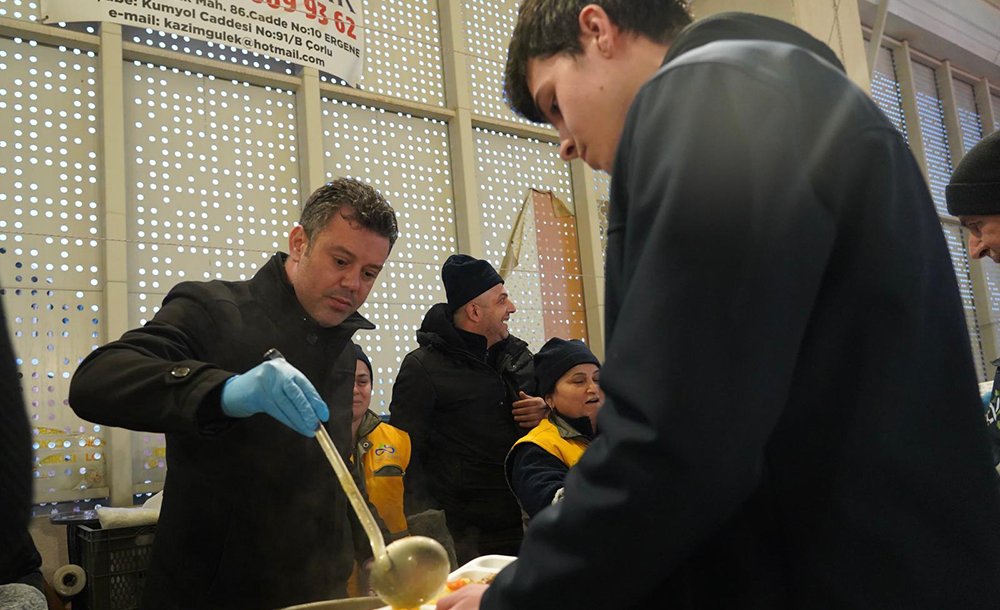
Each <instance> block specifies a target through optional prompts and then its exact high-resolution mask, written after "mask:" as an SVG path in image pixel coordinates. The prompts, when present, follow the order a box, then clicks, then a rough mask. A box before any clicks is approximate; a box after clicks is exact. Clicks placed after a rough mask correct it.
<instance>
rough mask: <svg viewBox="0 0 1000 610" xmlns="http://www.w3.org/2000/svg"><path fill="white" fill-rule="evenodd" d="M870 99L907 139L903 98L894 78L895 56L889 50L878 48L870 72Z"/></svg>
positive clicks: (896, 79)
mask: <svg viewBox="0 0 1000 610" xmlns="http://www.w3.org/2000/svg"><path fill="white" fill-rule="evenodd" d="M871 88H872V99H874V100H875V103H876V104H878V107H879V108H881V109H882V112H884V113H885V115H886V116H887V117H889V120H890V121H892V124H893V125H895V126H896V129H898V130H899V132H900V133H901V134H903V138H904V139H907V141H909V140H908V138H909V134H907V132H906V116H905V115H904V113H903V96H902V93H901V92H900V89H899V79H898V77H897V76H896V64H895V55H894V52H893V51H892V50H891V49H887V48H885V47H879V50H878V56H877V58H876V60H875V69H874V70H873V71H872V83H871Z"/></svg>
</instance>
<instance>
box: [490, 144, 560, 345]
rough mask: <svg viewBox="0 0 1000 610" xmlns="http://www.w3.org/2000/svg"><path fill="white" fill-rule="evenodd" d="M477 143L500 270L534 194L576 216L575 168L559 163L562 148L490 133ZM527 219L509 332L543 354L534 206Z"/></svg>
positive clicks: (511, 283) (512, 283)
mask: <svg viewBox="0 0 1000 610" xmlns="http://www.w3.org/2000/svg"><path fill="white" fill-rule="evenodd" d="M475 140H476V151H477V154H476V160H477V166H476V183H477V185H478V194H479V206H480V209H481V210H482V222H483V226H482V228H481V234H482V241H483V254H484V256H485V258H486V260H488V261H490V263H492V264H493V265H494V266H495V267H497V268H498V269H499V268H500V264H501V262H502V261H503V258H504V255H505V254H506V252H507V244H508V241H509V240H510V236H511V233H512V231H513V228H514V224H515V221H516V220H517V213H518V210H520V209H521V205H522V203H523V202H524V199H525V197H526V196H527V195H528V193H529V192H530V189H532V188H534V189H537V190H540V191H553V193H554V194H555V195H556V196H557V197H558V198H559V199H561V200H562V201H563V202H565V203H566V205H567V206H568V207H569V209H570V211H571V212H572V211H574V210H575V208H574V205H573V196H572V187H571V180H570V174H569V164H568V163H566V162H565V161H563V160H562V159H561V158H560V157H559V148H558V146H556V145H554V144H547V143H543V142H539V141H537V140H533V139H526V138H519V137H516V136H512V135H508V134H501V133H497V132H494V131H488V130H484V129H476V130H475ZM525 213H526V214H527V218H526V222H525V227H524V236H525V238H524V240H523V243H522V246H521V252H520V257H519V265H518V267H517V268H516V269H515V270H514V272H513V273H512V274H511V276H510V277H508V278H507V281H506V285H507V290H508V292H509V293H510V296H511V299H513V301H514V303H515V305H516V306H517V308H518V311H517V313H515V314H514V315H512V316H511V318H510V323H509V326H510V330H511V332H512V333H513V334H514V335H516V336H518V337H520V338H521V339H523V340H525V341H527V342H528V345H529V346H530V347H531V348H532V349H533V350H537V349H539V348H540V347H541V346H542V345H543V344H544V343H545V340H546V339H547V337H545V328H544V324H543V317H542V309H543V303H542V290H541V285H540V281H539V280H540V278H539V261H538V249H537V244H536V242H535V239H534V235H535V223H534V214H533V212H532V211H531V208H530V206H529V208H528V210H526V212H525Z"/></svg>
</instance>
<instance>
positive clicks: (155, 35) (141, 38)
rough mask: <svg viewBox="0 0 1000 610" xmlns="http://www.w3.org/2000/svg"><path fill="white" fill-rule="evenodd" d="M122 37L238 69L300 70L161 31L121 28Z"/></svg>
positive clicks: (270, 58) (288, 64)
mask: <svg viewBox="0 0 1000 610" xmlns="http://www.w3.org/2000/svg"><path fill="white" fill-rule="evenodd" d="M122 38H123V39H125V40H129V41H131V42H134V43H136V44H142V45H146V46H149V47H155V48H157V49H163V50H165V51H174V52H177V53H184V54H186V55H191V56H194V57H203V58H205V59H212V60H215V61H221V62H224V63H227V64H231V65H235V66H242V67H246V68H255V69H258V70H267V71H269V72H280V73H283V74H294V73H295V72H296V71H297V70H298V66H296V65H295V64H291V63H288V62H286V61H283V60H281V59H275V58H273V57H270V56H268V55H263V54H261V53H255V52H253V51H247V50H245V49H240V48H237V47H231V46H229V45H225V44H220V43H218V42H211V41H208V40H200V39H197V38H190V37H188V36H183V35H180V34H171V33H166V32H160V31H159V30H151V29H148V28H137V27H131V26H122Z"/></svg>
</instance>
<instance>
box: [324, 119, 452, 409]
mask: <svg viewBox="0 0 1000 610" xmlns="http://www.w3.org/2000/svg"><path fill="white" fill-rule="evenodd" d="M323 135H324V138H323V140H324V142H325V143H326V152H325V155H326V160H325V168H326V173H327V178H328V179H333V178H336V177H340V176H351V177H354V178H357V179H359V180H362V181H364V182H367V183H369V184H371V185H372V186H374V187H375V188H376V189H378V190H379V192H380V193H382V195H383V196H385V198H386V199H387V200H388V201H389V203H390V204H391V205H392V206H393V208H394V209H395V210H396V216H397V220H398V222H399V233H400V235H399V239H398V240H397V241H396V245H395V247H394V248H393V250H392V253H391V254H390V256H389V261H388V262H387V264H386V266H385V268H384V269H383V270H382V273H381V274H380V275H379V278H378V281H377V282H376V284H375V287H374V288H373V289H372V291H371V294H369V295H368V300H367V302H366V303H365V305H364V306H363V307H362V308H361V309H360V310H359V311H360V313H361V314H362V315H364V316H365V317H367V318H368V319H369V320H371V321H372V323H374V324H375V325H376V326H377V328H376V329H375V330H373V331H368V332H359V333H358V334H357V335H355V338H354V340H355V342H357V343H358V344H359V345H361V346H362V347H363V348H364V349H365V351H366V352H367V353H368V356H369V358H370V359H371V361H372V368H373V373H374V380H373V386H372V403H371V409H372V410H373V411H375V412H377V413H386V412H387V411H388V409H389V403H390V402H391V397H392V384H393V381H394V380H395V379H396V374H397V373H398V372H399V364H400V363H401V362H402V360H403V357H404V356H406V354H407V353H409V352H410V351H411V350H413V349H415V348H416V347H417V329H418V328H420V323H421V321H423V318H424V314H425V313H427V310H428V309H430V307H431V306H432V305H434V304H435V303H440V302H443V301H445V296H444V286H443V285H442V284H441V265H442V264H443V263H444V261H445V259H447V258H448V256H450V255H451V254H453V253H454V252H455V206H454V202H453V194H452V187H451V172H450V169H449V152H448V128H447V125H445V124H444V123H442V122H440V121H433V120H429V119H419V118H414V117H411V116H407V115H405V114H398V113H394V112H386V111H384V110H381V109H374V108H367V107H365V106H360V105H357V104H350V103H344V102H339V101H336V100H331V99H324V100H323Z"/></svg>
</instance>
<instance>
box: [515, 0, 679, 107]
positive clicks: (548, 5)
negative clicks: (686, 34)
mask: <svg viewBox="0 0 1000 610" xmlns="http://www.w3.org/2000/svg"><path fill="white" fill-rule="evenodd" d="M588 4H596V5H598V6H600V7H602V8H603V9H604V11H605V12H606V13H607V14H608V16H609V17H611V18H612V19H613V20H614V21H615V23H617V24H618V27H619V28H620V29H621V30H622V31H623V32H631V33H634V34H639V35H642V36H645V37H646V38H649V39H650V40H653V41H656V42H662V43H669V42H670V41H671V40H673V39H674V37H675V36H677V33H678V32H680V31H681V30H682V29H684V28H685V27H686V26H687V25H688V24H690V23H691V13H690V10H689V9H688V7H687V2H683V1H682V0H597V1H588V0H525V2H524V3H523V4H522V5H521V9H520V11H519V12H518V18H517V26H515V27H514V34H513V35H512V36H511V39H510V46H509V47H508V50H507V67H506V68H505V70H504V84H503V91H504V95H505V96H506V97H507V103H508V104H509V105H510V107H511V108H512V109H513V110H514V112H517V113H518V114H520V115H521V116H523V117H524V118H526V119H528V120H529V121H535V122H536V123H544V122H545V117H544V116H542V113H541V112H540V111H539V110H538V108H537V107H536V106H535V101H534V100H533V99H532V97H531V92H530V91H528V61H529V60H531V59H535V58H540V59H544V58H546V57H551V56H552V55H556V54H557V53H567V54H569V55H577V54H579V53H580V52H581V50H582V49H581V47H580V35H579V31H578V30H579V28H578V27H577V25H576V23H577V19H578V17H579V15H580V9H582V8H583V7H584V6H586V5H588Z"/></svg>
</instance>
